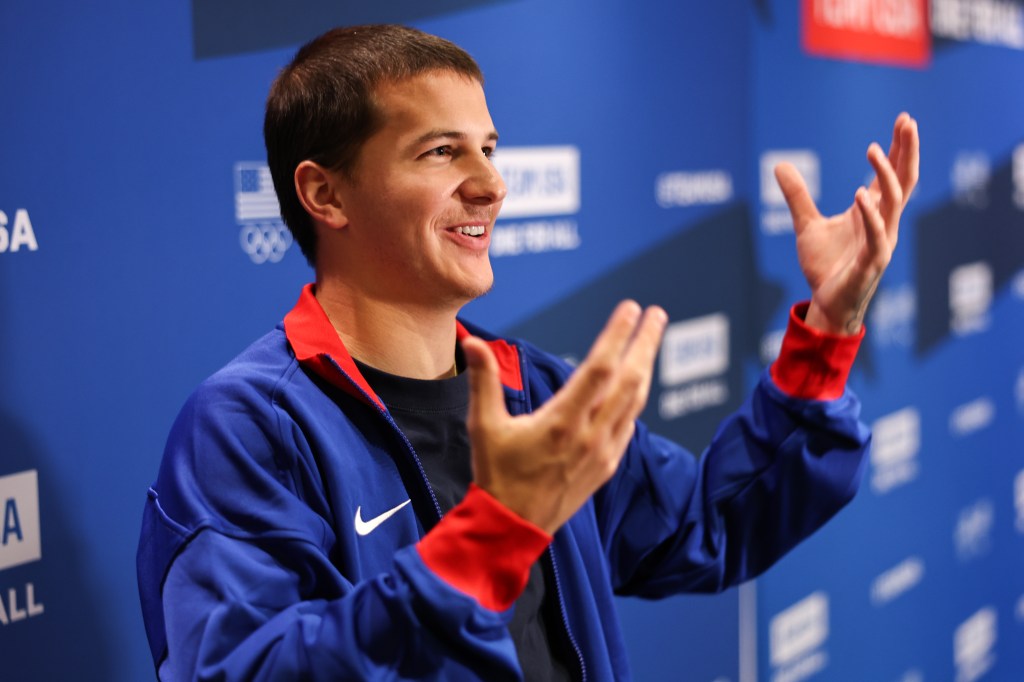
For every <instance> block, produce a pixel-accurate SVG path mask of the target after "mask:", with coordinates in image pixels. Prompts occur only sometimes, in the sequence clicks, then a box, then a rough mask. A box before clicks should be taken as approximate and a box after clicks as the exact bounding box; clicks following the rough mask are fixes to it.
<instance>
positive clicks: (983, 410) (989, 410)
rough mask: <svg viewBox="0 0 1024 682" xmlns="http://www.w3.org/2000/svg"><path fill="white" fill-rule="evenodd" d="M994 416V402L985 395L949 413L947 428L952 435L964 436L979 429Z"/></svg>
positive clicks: (986, 424)
mask: <svg viewBox="0 0 1024 682" xmlns="http://www.w3.org/2000/svg"><path fill="white" fill-rule="evenodd" d="M995 417H996V404H995V403H994V402H992V399H991V398H989V397H987V396H982V397H980V398H976V399H975V400H972V401H971V402H969V403H964V404H963V405H960V406H959V407H957V408H956V409H954V410H953V413H952V414H950V415H949V430H950V432H951V433H952V434H953V435H954V436H966V435H967V434H969V433H974V432H975V431H979V430H981V429H983V428H985V427H986V426H988V425H989V424H991V423H992V421H993V420H994V419H995Z"/></svg>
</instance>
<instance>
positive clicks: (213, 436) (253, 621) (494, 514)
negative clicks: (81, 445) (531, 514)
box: [138, 391, 550, 680]
mask: <svg viewBox="0 0 1024 682" xmlns="http://www.w3.org/2000/svg"><path fill="white" fill-rule="evenodd" d="M259 403H260V400H258V399H256V398H252V399H245V398H243V399H242V400H241V401H239V400H238V399H237V396H232V397H231V399H230V400H227V401H225V400H224V397H223V396H222V395H213V396H210V395H209V391H207V393H206V394H204V395H201V396H199V397H198V398H195V397H194V399H193V400H190V403H189V404H188V405H187V406H186V408H185V410H183V412H182V415H181V416H180V417H179V420H178V422H177V423H176V425H175V427H174V429H173V430H172V435H171V438H170V440H169V443H168V446H167V450H166V452H165V455H164V460H163V463H162V466H161V471H160V475H159V477H158V481H157V483H156V484H155V485H154V487H153V489H151V491H150V494H149V499H148V501H147V505H146V509H145V513H144V519H143V527H142V537H141V540H140V546H139V553H138V571H139V588H140V594H141V598H142V605H143V613H144V616H145V621H146V627H147V634H148V636H149V639H150V644H151V647H152V652H153V656H154V661H155V662H156V665H157V666H158V676H159V678H160V679H162V680H192V679H199V680H206V679H216V680H280V679H303V680H321V679H322V680H376V679H410V678H415V679H446V680H447V679H501V680H505V679H508V680H518V679H520V676H521V673H520V672H519V665H518V662H517V659H516V655H515V650H514V647H513V644H512V642H511V639H510V638H509V636H508V631H507V628H506V624H507V621H508V619H509V618H510V612H509V607H510V606H511V603H512V601H513V600H514V599H515V598H516V597H517V596H518V594H519V592H520V591H521V590H522V585H524V584H525V581H526V575H527V574H528V571H529V566H530V565H531V564H532V563H533V562H534V561H535V560H536V558H537V556H539V554H540V553H541V552H542V551H543V549H544V547H546V546H547V544H548V542H549V541H550V537H549V536H547V535H546V534H544V533H542V532H541V531H539V530H537V529H535V528H534V527H533V526H530V525H529V524H527V523H526V522H524V521H522V520H521V519H518V517H514V515H511V517H510V512H507V510H504V508H503V507H501V506H500V505H499V504H498V503H497V502H496V501H494V500H493V498H490V496H488V495H487V494H486V493H485V492H484V491H482V490H479V489H477V490H475V491H474V492H473V493H471V494H470V495H467V498H466V500H465V501H464V502H463V504H462V505H460V506H459V507H457V508H456V510H453V512H451V513H450V514H449V517H452V518H451V520H450V521H449V520H448V517H446V519H445V520H444V521H442V522H441V523H440V524H438V525H437V526H435V528H434V529H433V530H432V531H431V532H430V533H428V534H427V535H426V536H425V537H424V538H423V539H422V540H421V541H420V542H419V543H418V544H415V545H410V546H407V547H405V548H403V549H401V550H399V551H398V552H397V553H396V555H395V556H394V560H393V562H392V563H391V565H390V566H389V567H386V569H385V570H382V571H380V572H379V573H378V574H377V575H373V576H369V577H367V578H365V579H361V580H358V581H352V580H349V579H348V578H347V577H345V576H344V575H342V573H341V572H340V571H339V569H338V561H336V560H337V559H338V557H337V556H335V553H336V552H338V551H339V549H338V546H339V544H340V543H338V542H336V538H335V537H334V534H333V531H332V529H331V525H330V523H329V522H328V521H327V520H326V515H325V511H326V509H327V508H328V506H329V502H328V499H327V495H326V492H325V491H323V490H315V487H316V486H311V485H310V483H309V481H310V480H313V478H315V472H311V471H307V472H305V473H306V474H307V475H306V476H304V475H302V474H301V472H300V473H299V474H292V473H289V468H288V467H286V466H282V461H281V459H282V457H286V456H287V455H286V454H285V453H286V451H287V450H289V449H292V450H294V449H295V447H296V446H295V445H294V444H289V445H288V447H285V446H284V445H283V444H282V443H283V439H282V438H281V436H280V435H279V434H280V433H281V431H282V430H281V429H280V428H279V425H278V423H277V421H278V418H279V415H276V414H274V413H273V410H271V409H268V408H266V407H264V406H261V405H260V404H259ZM467 522H468V523H469V524H470V525H480V524H481V523H482V524H483V525H484V526H485V527H486V528H487V532H485V533H476V534H471V533H467ZM467 535H468V537H467ZM452 546H457V547H459V548H460V550H461V551H462V552H463V553H464V554H463V561H462V562H461V564H459V563H458V562H457V561H455V560H453V558H452V557H451V556H450V553H448V554H446V550H445V549H444V548H447V547H452ZM438 547H440V548H441V549H438ZM509 547H510V548H513V549H514V550H515V551H511V552H506V551H504V549H505V548H509ZM496 549H497V550H498V551H495V550H496ZM531 554H532V556H531ZM467 564H468V565H467Z"/></svg>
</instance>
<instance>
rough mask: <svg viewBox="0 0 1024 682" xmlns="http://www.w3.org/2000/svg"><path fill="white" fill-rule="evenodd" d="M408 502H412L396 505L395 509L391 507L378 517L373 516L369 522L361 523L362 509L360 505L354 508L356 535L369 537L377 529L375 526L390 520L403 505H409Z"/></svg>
mask: <svg viewBox="0 0 1024 682" xmlns="http://www.w3.org/2000/svg"><path fill="white" fill-rule="evenodd" d="M410 502H412V500H406V501H405V502H403V503H402V504H400V505H398V506H397V507H393V508H391V509H389V510H387V511H386V512H384V513H383V514H381V515H380V516H374V517H373V518H372V519H370V520H369V521H363V507H362V505H360V506H358V507H356V533H358V534H359V535H369V534H370V533H372V532H373V531H374V530H375V529H376V528H377V526H379V525H380V524H382V523H384V522H385V521H387V520H388V519H390V518H391V517H392V516H394V515H395V514H396V513H398V510H399V509H401V508H402V507H404V506H405V505H407V504H409V503H410Z"/></svg>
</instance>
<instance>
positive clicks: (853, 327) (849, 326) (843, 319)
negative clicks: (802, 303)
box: [803, 299, 864, 336]
mask: <svg viewBox="0 0 1024 682" xmlns="http://www.w3.org/2000/svg"><path fill="white" fill-rule="evenodd" d="M803 321H804V324H806V325H807V326H808V327H810V328H812V329H815V330H817V331H819V332H822V333H823V334H829V335H832V336H856V335H857V334H860V332H861V329H862V328H863V323H864V316H863V314H858V313H857V312H856V311H850V312H849V314H848V315H846V316H840V317H839V318H838V319H836V318H835V317H832V316H829V315H828V314H826V312H825V310H824V309H823V308H822V307H821V306H819V305H818V304H817V303H816V302H815V301H814V299H811V303H810V305H809V306H808V307H807V313H806V315H805V316H804V320H803Z"/></svg>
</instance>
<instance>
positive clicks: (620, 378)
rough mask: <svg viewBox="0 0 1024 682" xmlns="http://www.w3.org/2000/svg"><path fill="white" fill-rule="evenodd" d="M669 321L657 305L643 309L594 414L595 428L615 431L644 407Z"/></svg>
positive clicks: (635, 416) (634, 417) (638, 413)
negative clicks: (601, 401) (629, 342)
mask: <svg viewBox="0 0 1024 682" xmlns="http://www.w3.org/2000/svg"><path fill="white" fill-rule="evenodd" d="M667 322H668V315H666V314H665V311H664V310H662V309H661V308H658V307H656V306H654V307H651V308H648V309H647V311H646V312H645V313H644V316H643V319H642V320H641V321H640V325H639V327H638V328H637V333H636V335H635V336H634V338H633V341H632V343H631V344H630V347H629V350H628V351H627V352H626V354H625V355H624V356H623V360H622V365H621V367H620V368H619V371H618V373H617V374H616V376H615V378H614V381H613V383H612V385H611V387H610V390H609V392H608V394H607V396H606V397H605V400H604V402H603V403H602V404H601V407H600V409H599V410H598V411H597V414H596V415H595V418H594V426H595V428H601V429H607V430H609V431H615V430H616V428H617V427H619V428H621V424H622V423H623V422H631V421H633V420H634V419H636V418H637V417H638V416H639V415H640V412H642V411H643V409H644V405H646V404H647V397H648V395H649V393H650V389H651V378H652V376H653V374H654V360H655V358H656V357H657V356H658V349H659V348H660V347H661V338H662V335H663V333H664V331H665V324H666V323H667Z"/></svg>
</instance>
